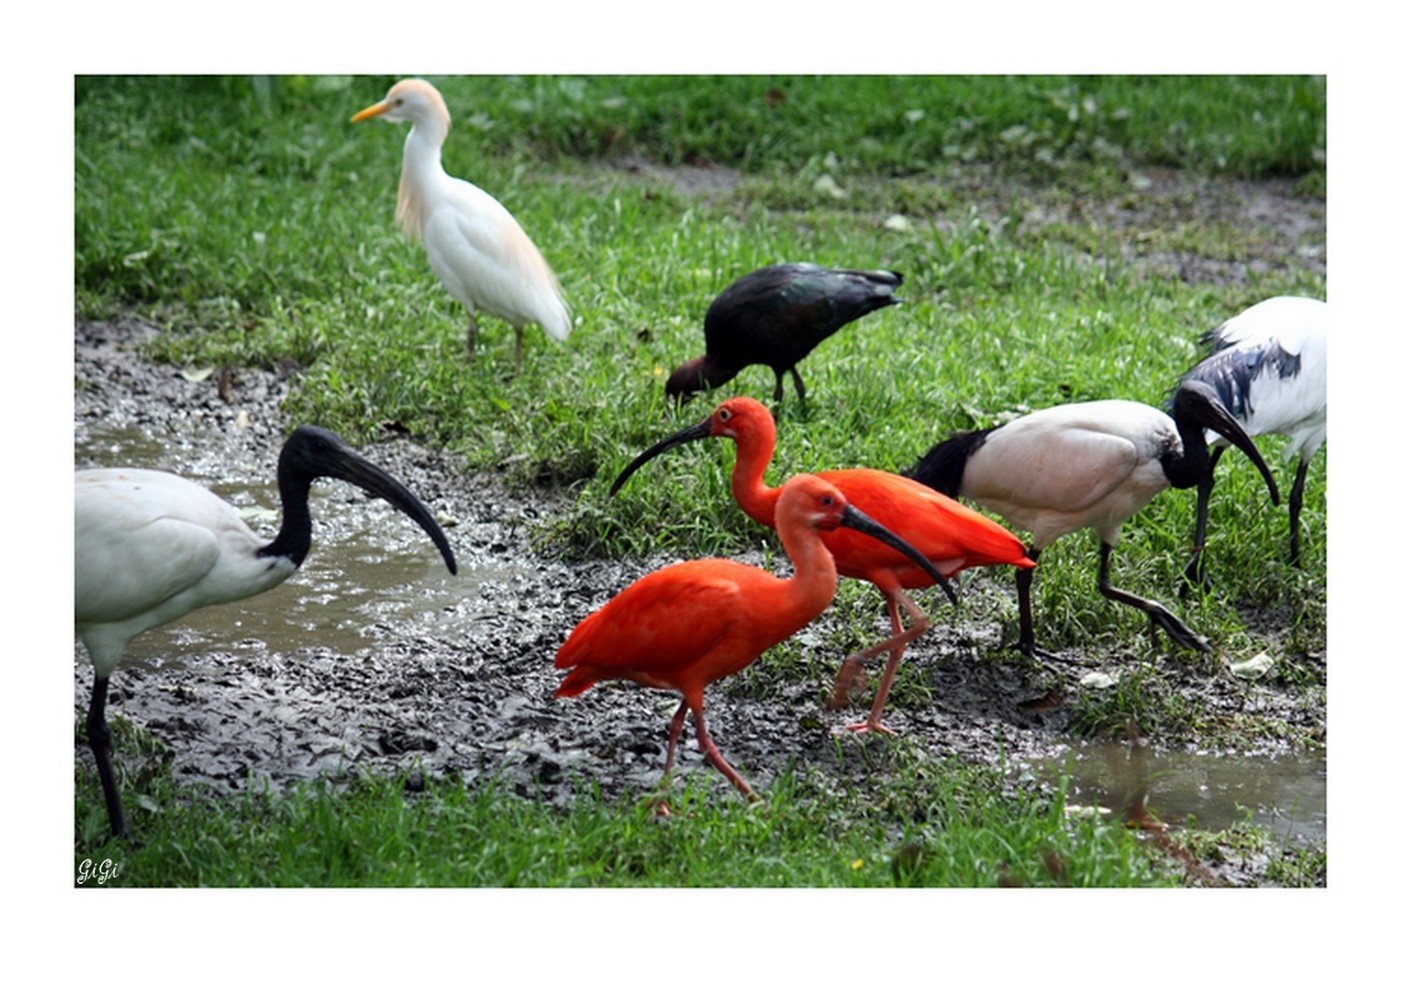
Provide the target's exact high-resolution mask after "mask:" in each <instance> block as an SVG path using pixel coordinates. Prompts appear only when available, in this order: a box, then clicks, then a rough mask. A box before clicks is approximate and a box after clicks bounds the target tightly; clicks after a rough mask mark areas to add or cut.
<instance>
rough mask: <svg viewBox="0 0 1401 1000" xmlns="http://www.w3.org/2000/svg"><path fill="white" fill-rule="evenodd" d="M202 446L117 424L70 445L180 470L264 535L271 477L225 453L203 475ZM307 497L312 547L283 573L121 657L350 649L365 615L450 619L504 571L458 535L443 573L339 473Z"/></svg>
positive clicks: (368, 637) (375, 620)
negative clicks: (218, 465) (465, 546)
mask: <svg viewBox="0 0 1401 1000" xmlns="http://www.w3.org/2000/svg"><path fill="white" fill-rule="evenodd" d="M182 448H183V449H184V450H182ZM208 451H209V449H201V448H199V447H197V446H189V445H182V446H171V445H170V444H168V443H167V442H165V441H164V440H161V439H160V438H157V437H153V436H152V435H149V434H146V433H145V432H143V431H142V430H140V429H139V428H120V429H116V430H107V429H103V430H100V431H97V432H94V433H93V434H92V435H91V436H90V438H89V440H87V441H86V442H84V443H83V444H81V445H80V446H78V447H77V448H76V449H75V458H76V459H77V461H78V463H79V464H82V463H83V462H84V460H90V461H93V462H95V463H96V464H99V465H104V466H117V465H131V466H137V467H145V468H154V469H169V470H172V471H179V472H180V473H181V474H185V475H186V476H187V478H189V479H190V480H191V481H194V482H198V483H201V484H202V485H205V486H206V487H208V488H209V489H210V490H211V491H212V492H214V493H215V494H217V495H218V496H220V497H222V498H224V499H225V500H227V501H229V502H230V503H231V504H233V505H234V506H235V507H237V508H239V512H240V514H241V515H243V517H244V519H245V520H246V521H248V523H249V524H250V526H251V527H252V528H253V530H254V532H256V533H257V534H259V535H262V536H263V537H264V538H267V539H269V540H271V539H272V537H273V536H274V535H275V534H276V533H277V525H278V521H279V518H280V513H279V510H280V505H279V500H278V494H277V484H276V481H275V477H274V476H273V475H272V474H271V472H267V474H263V472H261V471H259V470H252V469H248V470H245V469H232V470H230V469H229V468H228V466H227V463H226V464H225V466H224V468H223V474H222V475H221V476H220V477H219V478H218V480H217V481H212V480H210V479H207V478H205V476H204V475H203V474H201V472H200V471H199V470H200V458H201V456H202V455H203V454H205V453H207V452H208ZM190 470H196V471H190ZM245 477H246V478H245ZM311 506H312V518H313V531H312V547H311V554H310V555H309V556H308V557H307V560H306V562H305V563H303V564H302V567H301V568H300V569H299V570H297V572H296V573H294V574H293V575H292V576H291V577H290V578H289V579H288V580H286V581H285V582H284V583H282V584H281V585H280V586H277V587H274V588H273V589H272V590H270V591H267V592H265V593H262V594H258V595H256V596H254V597H249V598H245V599H243V600H241V601H235V602H234V603H232V604H219V605H213V606H211V607H206V608H200V609H198V610H196V611H193V612H191V613H190V614H188V615H186V616H185V617H184V618H181V619H180V620H178V621H176V622H172V623H170V624H169V625H165V626H163V627H161V628H157V629H153V630H151V631H150V632H146V633H143V634H142V635H140V636H137V637H136V638H135V639H134V640H132V642H131V644H130V645H129V646H128V647H127V653H126V657H127V658H129V659H131V660H167V661H168V660H176V659H180V658H181V657H183V656H187V655H194V654H199V653H207V652H217V651H223V652H229V651H233V650H237V649H240V648H244V649H246V648H249V647H250V646H251V647H252V648H256V649H262V650H266V651H268V652H271V653H281V654H291V653H294V652H296V650H298V649H301V648H303V647H307V646H320V647H325V648H328V649H331V650H333V651H335V652H337V653H342V654H346V655H353V654H357V653H361V652H364V651H366V650H368V649H370V648H371V647H372V646H373V645H374V644H375V641H376V637H377V629H376V626H377V625H383V624H384V623H386V622H392V623H394V628H395V629H396V631H402V632H419V633H428V634H435V635H441V634H445V633H447V632H448V631H449V630H460V629H461V628H462V621H463V620H462V615H461V607H462V606H463V605H464V604H466V603H467V602H470V601H472V600H473V599H474V598H476V597H477V595H478V592H479V591H480V589H481V587H482V585H483V584H485V583H491V582H496V581H503V580H508V579H510V578H511V576H512V572H511V570H510V568H509V567H508V566H505V565H502V564H499V563H494V562H490V561H487V562H483V561H482V560H480V559H477V558H475V554H474V553H472V552H464V551H461V550H460V549H459V546H460V545H461V542H457V543H456V544H455V545H454V548H455V549H459V550H458V551H457V552H456V555H457V558H458V571H457V576H451V575H449V574H448V572H447V570H446V568H445V567H444V566H443V563H442V559H441V557H440V556H439V555H438V551H437V549H436V548H434V546H433V544H432V542H431V541H430V540H429V539H428V537H427V536H426V535H425V534H424V533H423V531H422V529H420V528H419V527H418V525H416V524H414V523H413V522H412V521H410V520H409V519H408V518H406V517H405V516H404V515H403V514H401V513H400V512H398V511H396V510H394V508H392V507H390V506H389V505H388V504H387V503H385V502H384V501H382V500H379V499H378V498H373V499H371V498H366V497H364V496H363V494H361V492H360V491H359V490H357V489H355V488H354V487H351V486H348V485H346V484H344V483H339V482H334V481H331V480H322V481H320V482H318V483H317V485H316V486H315V487H314V488H313V491H312V501H311ZM453 609H457V613H456V614H454V613H453Z"/></svg>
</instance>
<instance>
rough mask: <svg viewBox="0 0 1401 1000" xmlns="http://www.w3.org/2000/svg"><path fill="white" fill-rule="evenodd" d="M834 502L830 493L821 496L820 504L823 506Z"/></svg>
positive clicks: (828, 505)
mask: <svg viewBox="0 0 1401 1000" xmlns="http://www.w3.org/2000/svg"><path fill="white" fill-rule="evenodd" d="M834 502H835V501H834V499H833V497H832V495H831V494H830V493H828V494H825V495H824V496H823V497H822V506H824V507H830V506H832V504H833V503H834Z"/></svg>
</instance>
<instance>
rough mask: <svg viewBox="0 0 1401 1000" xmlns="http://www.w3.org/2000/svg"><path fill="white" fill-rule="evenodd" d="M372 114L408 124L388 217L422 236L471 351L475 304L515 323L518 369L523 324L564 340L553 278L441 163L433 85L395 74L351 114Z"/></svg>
mask: <svg viewBox="0 0 1401 1000" xmlns="http://www.w3.org/2000/svg"><path fill="white" fill-rule="evenodd" d="M376 117H378V118H383V119H384V120H385V121H387V122H412V123H413V127H412V128H410V129H409V136H408V138H407V139H406V140H404V169H403V173H401V174H400V175H399V206H398V209H397V211H396V212H395V216H394V217H395V219H396V220H397V221H398V223H399V225H400V227H401V228H402V229H403V230H404V232H405V233H407V234H408V235H409V236H411V237H413V238H415V239H418V240H421V241H422V242H423V247H424V249H425V250H427V251H428V264H429V266H430V267H431V268H432V269H433V273H434V274H436V275H437V276H438V280H439V281H441V282H442V283H443V284H444V285H446V286H447V290H448V291H449V292H450V293H451V294H452V297H453V298H455V299H457V301H459V302H461V303H462V304H463V305H464V306H466V307H467V323H468V326H467V352H468V353H469V354H470V353H472V352H473V351H475V350H476V346H477V310H478V309H480V310H481V311H482V312H485V313H489V314H491V315H492V316H499V317H500V318H501V319H504V320H505V321H506V322H507V323H510V324H511V326H512V327H513V328H514V329H515V331H516V370H517V371H520V366H521V340H522V338H523V337H524V335H525V325H526V324H527V323H536V324H538V325H539V327H540V329H542V330H544V331H545V333H546V334H548V335H549V337H550V339H551V340H555V341H560V342H563V341H564V340H565V339H567V338H568V337H569V328H570V319H569V310H568V308H567V307H566V306H565V303H564V296H563V294H562V293H561V291H560V287H559V281H558V280H557V279H556V278H555V275H554V272H553V271H551V270H550V265H549V264H547V263H545V258H544V256H542V255H541V253H540V251H539V250H538V249H537V248H536V246H535V244H534V243H532V242H531V241H530V237H529V236H527V235H525V230H524V229H522V228H521V227H520V223H518V222H517V221H516V220H515V217H514V216H512V215H511V213H510V212H508V211H506V209H505V208H504V207H503V206H502V204H501V203H500V202H499V201H497V200H496V199H495V198H493V197H492V196H491V195H489V194H487V193H486V192H485V191H483V190H482V189H481V188H479V187H477V186H476V185H475V184H471V183H469V182H467V181H464V180H461V179H459V178H457V177H452V176H449V175H448V173H447V171H445V170H444V169H443V140H445V139H446V138H447V136H448V129H449V127H450V126H451V122H452V119H451V118H450V116H449V115H448V108H447V105H446V104H444V103H443V95H442V94H440V93H438V90H437V88H436V87H434V86H433V85H432V84H431V83H428V82H427V81H426V80H400V81H399V82H398V83H396V84H395V85H394V86H392V87H390V88H389V93H388V94H387V95H386V96H385V98H384V100H382V101H380V102H379V103H378V104H372V105H370V106H369V107H368V108H365V109H364V110H363V111H359V112H357V113H356V114H355V115H354V117H352V118H351V119H350V120H351V121H353V122H359V121H364V120H365V119H367V118H376Z"/></svg>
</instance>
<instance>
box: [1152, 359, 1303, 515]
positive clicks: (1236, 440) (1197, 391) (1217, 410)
mask: <svg viewBox="0 0 1401 1000" xmlns="http://www.w3.org/2000/svg"><path fill="white" fill-rule="evenodd" d="M1177 395H1178V396H1179V397H1181V396H1184V395H1186V396H1190V397H1194V398H1195V400H1196V401H1199V402H1200V403H1201V404H1203V405H1202V407H1201V412H1200V413H1199V415H1198V419H1200V421H1201V424H1202V426H1203V427H1207V428H1210V429H1211V430H1213V431H1215V432H1216V433H1217V434H1220V435H1221V436H1222V437H1223V438H1225V439H1226V440H1227V441H1229V442H1231V444H1233V445H1235V446H1236V447H1237V448H1239V449H1240V450H1241V451H1243V452H1244V453H1245V454H1246V457H1248V458H1249V459H1250V460H1251V461H1252V462H1254V463H1255V468H1257V469H1259V470H1260V475H1262V476H1264V477H1265V485H1266V486H1268V487H1269V489H1270V503H1273V504H1276V505H1278V503H1279V487H1278V486H1277V485H1275V477H1274V476H1273V475H1271V474H1270V469H1269V466H1267V465H1266V464H1265V459H1264V458H1263V457H1262V456H1261V455H1260V450H1259V449H1258V448H1256V447H1255V442H1254V441H1252V440H1251V439H1250V435H1249V434H1247V433H1246V432H1245V428H1244V427H1242V426H1241V425H1240V424H1239V423H1238V422H1237V421H1236V418H1235V417H1233V416H1232V415H1231V411H1230V410H1228V409H1226V407H1225V405H1224V404H1223V403H1222V402H1221V397H1219V396H1218V395H1217V394H1216V392H1215V390H1213V389H1212V388H1211V387H1210V386H1208V385H1207V384H1205V383H1204V382H1184V383H1182V385H1181V386H1179V387H1178V389H1177Z"/></svg>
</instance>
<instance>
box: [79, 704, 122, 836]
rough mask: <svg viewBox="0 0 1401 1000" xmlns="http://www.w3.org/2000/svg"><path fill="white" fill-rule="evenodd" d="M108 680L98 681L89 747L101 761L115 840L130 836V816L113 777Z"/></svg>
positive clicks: (99, 769)
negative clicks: (108, 721) (108, 717)
mask: <svg viewBox="0 0 1401 1000" xmlns="http://www.w3.org/2000/svg"><path fill="white" fill-rule="evenodd" d="M107 681H108V678H106V677H97V678H94V680H93V682H92V704H91V705H89V706H88V746H90V747H92V755H93V757H94V758H96V760H97V777H98V780H100V781H101V782H102V797H103V798H105V799H106V800H107V818H108V819H109V820H111V821H112V836H113V837H125V836H126V835H127V827H126V816H125V815H123V813H122V797H121V794H120V793H119V792H118V791H117V778H116V776H115V775H114V774H113V773H112V731H111V730H110V729H108V728H107Z"/></svg>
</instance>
